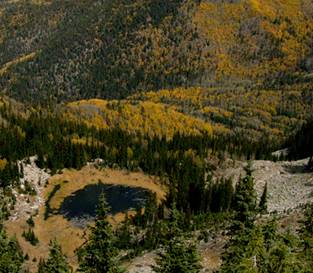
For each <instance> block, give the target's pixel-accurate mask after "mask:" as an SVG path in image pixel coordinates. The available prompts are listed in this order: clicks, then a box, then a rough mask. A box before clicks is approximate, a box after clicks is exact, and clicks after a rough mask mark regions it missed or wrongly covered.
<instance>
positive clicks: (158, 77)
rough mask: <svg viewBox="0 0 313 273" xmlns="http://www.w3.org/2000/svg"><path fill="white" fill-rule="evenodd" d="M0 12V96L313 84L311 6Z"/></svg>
mask: <svg viewBox="0 0 313 273" xmlns="http://www.w3.org/2000/svg"><path fill="white" fill-rule="evenodd" d="M0 14H1V16H0V89H2V90H3V91H4V92H6V93H7V94H10V95H13V96H15V97H16V98H18V99H24V100H25V99H27V100H30V101H36V102H40V101H51V100H52V101H55V100H57V101H62V100H69V99H70V100H75V99H81V98H92V97H101V98H120V97H125V96H127V95H129V94H131V93H134V92H138V91H147V90H159V89H164V88H172V87H177V86H193V85H202V86H207V85H212V84H216V83H217V82H218V83H219V84H221V83H222V84H223V85H225V84H232V83H234V82H237V83H238V82H239V83H240V84H247V83H249V84H253V85H254V84H257V85H263V86H264V85H265V86H269V85H277V84H278V83H279V84H281V83H286V82H287V83H288V82H289V81H291V80H292V81H295V80H298V81H304V80H305V81H310V82H312V80H311V78H310V76H307V75H310V72H312V69H313V52H312V47H311V44H312V41H313V35H312V33H313V31H312V29H313V5H312V2H311V1H310V0H288V1H281V0H275V1H270V0H242V1H209V0H203V1H192V0H185V1H182V0H175V1H165V0H158V1H155V0H154V1H152V0H135V1H134V0H124V1H121V0H113V1H100V0H98V1H93V0H79V1H72V0H67V1H61V0H57V1H48V0H42V1H14V2H12V1H8V0H5V1H2V2H1V3H0ZM42 15H44V16H42ZM304 76H305V78H304Z"/></svg>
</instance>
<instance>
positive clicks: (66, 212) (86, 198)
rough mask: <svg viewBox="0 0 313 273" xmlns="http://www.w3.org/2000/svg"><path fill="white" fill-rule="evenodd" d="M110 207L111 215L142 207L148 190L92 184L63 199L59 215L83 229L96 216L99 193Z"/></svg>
mask: <svg viewBox="0 0 313 273" xmlns="http://www.w3.org/2000/svg"><path fill="white" fill-rule="evenodd" d="M102 192H103V193H104V194H105V197H106V200H107V202H108V203H109V205H110V207H111V214H116V213H118V212H124V211H127V210H130V209H136V208H140V207H143V206H144V205H145V202H146V200H147V197H148V194H149V190H146V189H143V188H139V187H128V186H123V185H116V184H115V185H113V184H94V185H88V186H86V187H85V188H83V189H81V190H78V191H76V192H74V193H73V194H72V195H70V196H68V197H66V198H64V200H63V202H62V204H61V207H60V211H59V212H60V213H61V214H62V215H63V216H64V217H65V218H67V219H68V220H70V221H72V222H74V223H75V224H76V225H77V226H81V227H84V226H86V224H87V223H88V222H89V221H92V220H93V219H94V217H95V214H96V206H97V204H98V199H99V196H100V194H101V193H102Z"/></svg>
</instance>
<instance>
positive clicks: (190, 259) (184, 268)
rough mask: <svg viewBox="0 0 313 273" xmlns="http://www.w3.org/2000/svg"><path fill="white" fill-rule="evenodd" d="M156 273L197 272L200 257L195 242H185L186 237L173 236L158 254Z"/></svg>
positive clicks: (199, 267) (199, 266) (198, 270)
mask: <svg viewBox="0 0 313 273" xmlns="http://www.w3.org/2000/svg"><path fill="white" fill-rule="evenodd" d="M153 269H154V271H155V272H156V273H178V272H179V273H197V272H200V269H201V265H200V258H199V255H198V253H197V248H196V246H195V244H191V243H187V242H186V239H184V238H182V237H179V238H173V239H171V240H170V241H169V243H168V244H167V245H166V246H165V249H164V252H163V253H160V254H159V257H158V259H157V265H156V266H155V267H154V268H153Z"/></svg>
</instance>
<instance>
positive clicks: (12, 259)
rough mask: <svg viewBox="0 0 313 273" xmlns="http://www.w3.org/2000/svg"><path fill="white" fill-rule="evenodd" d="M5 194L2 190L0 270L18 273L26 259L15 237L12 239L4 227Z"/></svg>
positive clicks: (0, 205) (0, 200)
mask: <svg viewBox="0 0 313 273" xmlns="http://www.w3.org/2000/svg"><path fill="white" fill-rule="evenodd" d="M4 200H5V198H4V196H3V194H2V193H1V192H0V272H3V273H18V272H21V266H22V263H23V261H24V258H23V253H22V251H21V249H20V246H19V245H18V243H17V241H16V240H15V239H10V238H8V237H7V234H6V232H5V230H4V227H3V220H4V219H5V217H6V209H5V207H6V204H5V201H4Z"/></svg>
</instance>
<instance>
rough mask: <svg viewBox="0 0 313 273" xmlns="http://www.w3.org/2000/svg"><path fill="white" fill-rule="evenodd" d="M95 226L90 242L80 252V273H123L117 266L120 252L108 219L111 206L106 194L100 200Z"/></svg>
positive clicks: (91, 232)
mask: <svg viewBox="0 0 313 273" xmlns="http://www.w3.org/2000/svg"><path fill="white" fill-rule="evenodd" d="M96 212H97V214H96V221H95V225H94V226H92V227H90V235H89V240H88V241H87V242H86V243H85V245H83V246H82V247H81V248H80V249H79V250H78V256H79V269H78V271H79V272H84V273H117V272H122V270H121V269H120V268H119V266H118V264H117V259H116V257H117V255H118V251H117V249H116V248H115V246H114V240H115V238H114V234H113V231H112V227H111V225H110V223H109V221H108V219H107V217H108V213H109V206H108V204H107V202H106V200H105V197H104V194H101V196H100V198H99V204H98V206H97V211H96Z"/></svg>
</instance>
